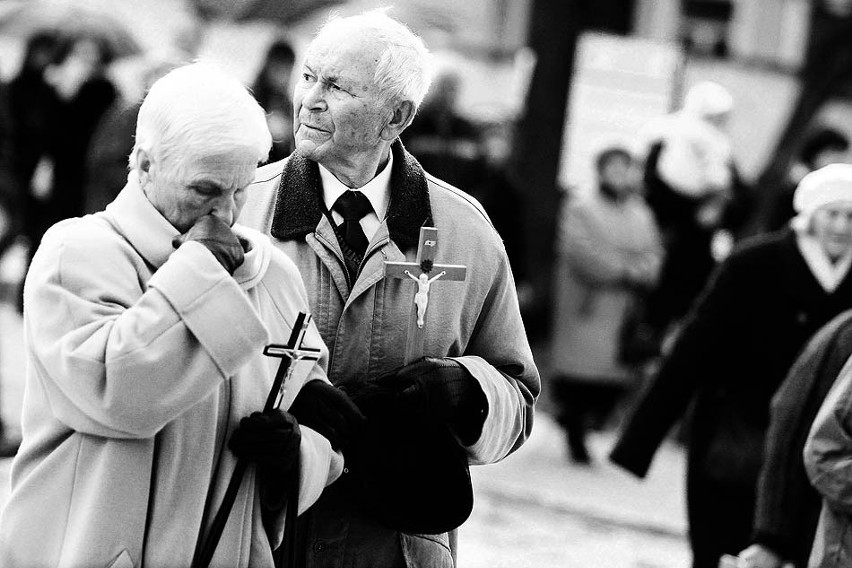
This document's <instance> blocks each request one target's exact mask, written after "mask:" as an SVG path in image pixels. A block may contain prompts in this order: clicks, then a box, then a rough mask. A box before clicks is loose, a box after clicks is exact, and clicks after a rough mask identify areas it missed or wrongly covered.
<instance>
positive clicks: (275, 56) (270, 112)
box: [251, 39, 296, 162]
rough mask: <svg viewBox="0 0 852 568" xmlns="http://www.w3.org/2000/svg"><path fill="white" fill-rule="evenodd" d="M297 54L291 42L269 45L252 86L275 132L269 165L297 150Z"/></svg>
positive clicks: (271, 128)
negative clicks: (295, 117)
mask: <svg viewBox="0 0 852 568" xmlns="http://www.w3.org/2000/svg"><path fill="white" fill-rule="evenodd" d="M295 62H296V53H295V52H294V51H293V46H291V45H290V42H288V41H286V40H284V39H280V40H276V41H275V42H273V43H272V45H270V46H269V49H268V50H267V52H266V59H265V60H264V62H263V66H262V67H261V69H260V72H259V73H258V74H257V78H256V79H255V81H254V84H253V85H252V87H251V90H252V92H253V93H254V98H255V99H257V102H259V103H260V106H261V107H263V110H265V111H266V124H267V125H268V126H269V131H270V132H271V133H272V150H271V151H270V153H269V160H268V161H269V162H277V161H278V160H283V159H284V158H286V157H287V156H289V155H290V154H291V153H292V152H293V150H295V148H296V142H295V140H294V138H293V96H292V91H293V87H292V82H293V65H295Z"/></svg>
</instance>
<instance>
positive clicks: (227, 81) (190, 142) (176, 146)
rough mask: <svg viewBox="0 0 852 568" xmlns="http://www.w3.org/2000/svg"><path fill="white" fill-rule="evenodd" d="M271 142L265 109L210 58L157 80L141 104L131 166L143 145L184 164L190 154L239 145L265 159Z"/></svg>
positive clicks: (173, 164) (177, 165)
mask: <svg viewBox="0 0 852 568" xmlns="http://www.w3.org/2000/svg"><path fill="white" fill-rule="evenodd" d="M271 146H272V135H271V134H270V133H269V127H268V126H267V124H266V115H265V113H264V111H263V109H262V108H261V107H260V105H259V104H258V103H257V101H256V100H255V99H254V97H252V96H251V94H250V93H249V91H248V89H246V87H245V86H244V85H243V84H242V83H240V82H239V81H238V80H237V79H236V78H234V77H232V76H231V75H228V74H227V73H225V72H224V71H222V70H220V69H218V68H217V67H215V66H213V65H211V64H209V63H202V62H196V63H191V64H189V65H184V66H182V67H178V68H177V69H174V70H172V71H170V72H169V73H167V74H166V75H164V76H163V77H162V78H160V79H159V80H158V81H156V82H155V83H154V84H153V85H152V86H151V89H150V90H149V91H148V94H147V95H146V96H145V100H144V101H143V103H142V107H141V108H140V109H139V116H138V118H137V121H136V142H135V144H134V146H133V152H131V154H130V169H131V170H135V169H137V168H138V167H139V150H144V151H145V152H146V153H148V154H149V155H151V156H152V157H154V158H155V159H158V160H160V161H162V162H163V163H164V164H168V165H167V166H164V167H168V168H169V169H170V170H171V171H175V172H176V171H178V170H180V169H181V168H182V167H183V165H184V164H185V162H186V159H187V158H188V157H189V156H193V155H195V156H197V155H198V154H199V153H205V154H207V153H209V154H217V153H219V154H221V153H225V154H227V153H229V152H234V151H235V150H238V151H241V152H242V151H244V152H247V153H248V154H249V155H251V154H252V153H253V154H254V157H255V158H256V159H257V161H258V162H262V161H265V160H266V159H267V157H268V156H269V149H270V148H271Z"/></svg>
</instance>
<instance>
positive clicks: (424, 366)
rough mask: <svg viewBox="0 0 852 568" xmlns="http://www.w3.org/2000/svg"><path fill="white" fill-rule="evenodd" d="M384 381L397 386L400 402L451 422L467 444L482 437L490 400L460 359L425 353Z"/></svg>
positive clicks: (422, 412)
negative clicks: (436, 356)
mask: <svg viewBox="0 0 852 568" xmlns="http://www.w3.org/2000/svg"><path fill="white" fill-rule="evenodd" d="M381 382H382V383H383V384H384V385H386V386H392V387H393V388H394V389H395V390H397V392H398V395H397V397H398V402H399V404H401V405H403V406H404V407H405V408H407V409H408V410H409V411H411V412H416V413H420V414H421V415H423V416H429V417H431V418H432V419H434V420H441V421H444V422H446V423H448V424H449V425H450V427H451V428H452V429H453V431H454V432H455V433H456V435H457V436H458V437H459V438H460V439H461V441H462V443H464V444H465V445H470V444H472V443H474V442H475V441H476V440H477V439H479V436H480V434H481V433H482V426H483V424H484V423H485V414H486V412H487V409H488V402H487V400H486V398H485V393H484V392H482V388H481V387H480V386H479V383H478V382H477V381H476V379H474V378H473V377H472V376H471V374H470V373H469V372H468V371H467V369H465V368H464V367H463V366H462V365H460V364H459V363H458V361H455V360H454V359H446V358H435V357H424V358H423V359H420V360H418V361H415V362H414V363H410V364H408V365H405V366H404V367H402V368H400V369H399V370H398V371H397V372H396V373H395V374H393V375H390V376H385V377H383V378H382V379H381Z"/></svg>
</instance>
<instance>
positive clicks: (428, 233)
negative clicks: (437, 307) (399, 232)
mask: <svg viewBox="0 0 852 568" xmlns="http://www.w3.org/2000/svg"><path fill="white" fill-rule="evenodd" d="M437 248H438V229H436V228H435V227H421V228H420V242H419V244H418V245H417V262H393V261H385V277H386V278H398V279H402V280H413V281H414V282H416V283H417V291H416V293H415V294H414V307H413V310H412V314H411V318H410V320H409V325H408V343H407V345H406V349H405V362H406V363H410V362H412V361H414V360H415V359H418V358H420V357H421V356H422V355H423V341H424V338H425V334H424V331H423V326H424V325H425V324H426V308H427V307H428V305H429V289H430V287H431V286H432V284H434V283H435V282H438V281H457V282H458V281H463V280H464V279H465V277H466V276H467V267H466V266H462V265H460V264H435V251H436V250H437Z"/></svg>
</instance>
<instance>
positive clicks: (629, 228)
mask: <svg viewBox="0 0 852 568" xmlns="http://www.w3.org/2000/svg"><path fill="white" fill-rule="evenodd" d="M558 231H559V232H558V243H557V260H556V275H555V282H554V288H553V294H554V301H555V310H554V320H553V335H552V338H553V341H552V345H551V359H552V361H551V363H552V368H553V371H554V373H556V374H559V375H568V376H571V377H574V378H581V379H589V380H606V381H623V380H627V379H628V378H629V377H630V376H631V373H630V371H629V370H628V369H626V368H624V367H623V366H622V365H621V364H620V363H619V361H618V336H619V332H620V330H621V326H622V323H623V321H624V316H625V311H626V309H627V307H628V304H629V302H630V301H631V298H632V297H633V295H634V294H635V292H634V289H633V288H631V287H630V286H629V285H628V282H627V280H626V279H625V275H626V274H627V272H628V270H629V269H630V267H631V266H632V265H638V264H645V265H647V266H649V267H651V268H649V271H650V273H652V276H651V278H652V279H653V278H655V277H656V274H658V271H659V267H660V263H661V261H662V248H661V244H660V237H659V233H658V231H657V227H656V224H655V223H654V219H653V216H652V214H651V211H650V210H649V209H648V207H647V206H646V205H645V203H644V201H642V200H641V199H639V198H633V199H629V200H627V201H625V202H623V203H615V202H612V201H609V200H607V199H605V198H604V197H603V196H602V195H601V194H600V193H598V192H596V193H594V194H591V195H582V196H577V197H572V198H570V199H569V200H568V202H567V203H566V204H565V206H564V208H563V211H562V214H561V216H560V218H559V226H558Z"/></svg>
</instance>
